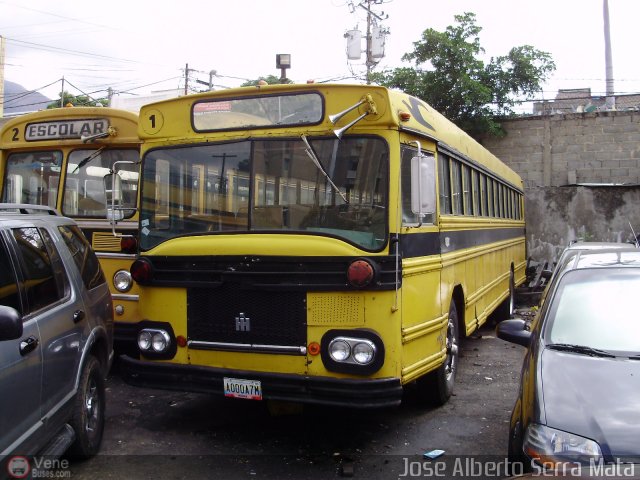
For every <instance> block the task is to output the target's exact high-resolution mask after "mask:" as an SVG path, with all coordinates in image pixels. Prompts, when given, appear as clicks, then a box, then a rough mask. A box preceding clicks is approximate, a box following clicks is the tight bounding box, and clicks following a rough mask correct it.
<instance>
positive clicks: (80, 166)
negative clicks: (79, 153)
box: [71, 145, 106, 174]
mask: <svg viewBox="0 0 640 480" xmlns="http://www.w3.org/2000/svg"><path fill="white" fill-rule="evenodd" d="M105 148H106V145H105V146H102V147H100V148H99V149H97V150H96V151H95V152H93V153H91V154H90V155H88V156H86V157H85V158H83V159H82V160H81V161H80V163H79V164H78V166H77V167H76V168H75V169H74V170H73V172H71V173H72V174H74V173H76V172H77V171H78V170H80V169H81V168H82V167H84V166H85V165H86V164H87V163H89V162H90V161H91V160H93V159H94V158H96V157H97V156H98V155H100V153H102V151H103V150H104V149H105Z"/></svg>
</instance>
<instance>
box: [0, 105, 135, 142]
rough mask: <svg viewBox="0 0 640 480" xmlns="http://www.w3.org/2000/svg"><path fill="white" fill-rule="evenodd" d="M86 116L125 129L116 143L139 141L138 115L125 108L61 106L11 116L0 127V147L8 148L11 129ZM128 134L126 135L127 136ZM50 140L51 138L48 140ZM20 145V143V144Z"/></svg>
mask: <svg viewBox="0 0 640 480" xmlns="http://www.w3.org/2000/svg"><path fill="white" fill-rule="evenodd" d="M88 118H108V119H109V121H110V124H111V125H113V126H114V127H116V130H118V128H121V129H125V128H126V133H125V132H122V131H121V132H119V134H118V136H117V139H118V143H140V142H141V141H140V139H139V138H138V136H137V124H138V115H137V114H135V113H133V112H129V111H126V110H120V109H118V108H110V107H61V108H50V109H46V110H40V111H38V112H31V113H26V114H24V115H20V116H18V117H15V118H12V119H10V120H8V121H7V122H6V123H4V124H3V125H2V126H1V127H0V148H9V147H11V146H15V145H12V144H13V143H14V142H13V136H14V134H13V130H14V129H15V128H19V127H22V126H26V125H29V124H34V123H48V122H54V121H56V120H62V119H64V120H75V119H88ZM127 135H128V136H127ZM49 141H52V140H49ZM54 141H55V142H57V143H60V142H64V143H79V142H80V139H79V138H63V139H55V140H54ZM21 145H22V144H21Z"/></svg>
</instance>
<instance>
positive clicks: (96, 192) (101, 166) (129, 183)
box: [62, 147, 139, 217]
mask: <svg viewBox="0 0 640 480" xmlns="http://www.w3.org/2000/svg"><path fill="white" fill-rule="evenodd" d="M138 155H139V154H138V150H136V149H132V148H130V149H125V148H110V149H107V148H104V147H103V148H98V149H95V148H90V149H78V150H73V151H72V152H71V153H70V154H69V161H68V163H67V175H66V179H65V185H64V187H65V188H64V199H63V202H62V212H63V213H64V214H65V215H69V216H72V217H104V216H106V214H107V211H106V200H105V192H104V183H103V179H104V176H105V175H107V174H108V173H109V172H111V169H112V168H113V164H114V163H115V162H130V163H128V164H122V165H119V169H120V177H121V178H122V179H123V182H122V194H123V197H124V198H123V202H124V203H123V205H122V206H123V207H125V208H128V209H130V210H126V211H125V213H126V217H131V216H132V215H133V214H134V213H135V208H136V200H137V196H138V164H137V163H136V162H137V161H138Z"/></svg>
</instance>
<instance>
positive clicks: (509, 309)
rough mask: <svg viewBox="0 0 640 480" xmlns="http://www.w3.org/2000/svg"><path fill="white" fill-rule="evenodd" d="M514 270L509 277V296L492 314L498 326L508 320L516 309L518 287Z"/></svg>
mask: <svg viewBox="0 0 640 480" xmlns="http://www.w3.org/2000/svg"><path fill="white" fill-rule="evenodd" d="M515 283H516V282H515V275H514V273H513V270H511V274H510V275H509V296H508V297H507V298H506V299H505V300H504V302H502V303H501V304H500V305H499V306H498V308H497V309H496V311H495V312H494V313H493V314H492V318H493V323H494V325H497V324H498V323H500V322H501V321H502V320H508V319H509V318H511V317H512V316H513V312H514V311H515V309H516V285H515Z"/></svg>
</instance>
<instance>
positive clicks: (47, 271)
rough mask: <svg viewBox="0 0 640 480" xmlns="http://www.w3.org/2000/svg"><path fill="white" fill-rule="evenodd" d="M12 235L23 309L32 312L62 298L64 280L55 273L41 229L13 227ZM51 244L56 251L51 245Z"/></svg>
mask: <svg viewBox="0 0 640 480" xmlns="http://www.w3.org/2000/svg"><path fill="white" fill-rule="evenodd" d="M13 236H14V237H15V239H16V243H17V247H18V250H19V251H20V257H21V258H22V266H23V274H24V289H25V291H26V293H27V302H28V312H24V313H25V314H27V313H31V312H35V311H36V310H40V309H41V308H44V307H47V306H49V305H51V304H53V303H56V302H57V301H59V300H61V299H62V298H64V295H65V287H64V284H63V283H62V279H61V278H60V277H59V276H58V277H56V275H55V273H54V267H53V264H52V261H51V257H50V256H49V252H48V251H47V248H46V247H45V244H44V240H43V239H42V236H41V234H40V231H39V230H38V229H37V228H35V227H28V228H15V229H13ZM50 248H51V249H52V251H55V247H54V246H53V245H51V247H50Z"/></svg>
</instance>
